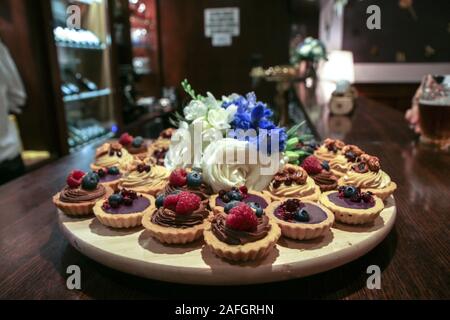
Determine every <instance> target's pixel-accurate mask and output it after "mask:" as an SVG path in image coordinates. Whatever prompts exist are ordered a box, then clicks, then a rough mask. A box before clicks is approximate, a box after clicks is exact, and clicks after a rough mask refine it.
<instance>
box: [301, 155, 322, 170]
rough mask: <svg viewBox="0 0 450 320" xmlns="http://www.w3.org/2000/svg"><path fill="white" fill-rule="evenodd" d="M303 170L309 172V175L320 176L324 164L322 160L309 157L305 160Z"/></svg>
mask: <svg viewBox="0 0 450 320" xmlns="http://www.w3.org/2000/svg"><path fill="white" fill-rule="evenodd" d="M302 168H303V169H305V170H306V172H308V174H318V173H320V172H322V164H321V163H320V160H319V159H317V158H316V157H314V156H309V157H307V158H306V159H305V160H303V163H302Z"/></svg>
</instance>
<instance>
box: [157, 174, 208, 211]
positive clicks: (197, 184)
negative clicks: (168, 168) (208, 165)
mask: <svg viewBox="0 0 450 320" xmlns="http://www.w3.org/2000/svg"><path fill="white" fill-rule="evenodd" d="M181 191H188V192H191V193H194V194H196V195H197V196H199V197H200V199H201V200H202V202H203V204H204V205H205V206H208V205H209V198H210V196H211V195H212V194H213V190H212V189H211V187H210V186H209V185H208V184H206V183H205V182H204V181H203V174H202V172H201V170H200V169H198V168H196V169H194V170H191V171H186V170H185V169H175V170H173V171H172V172H171V173H170V175H169V178H168V181H167V182H166V184H165V186H164V187H163V188H162V190H161V192H159V193H158V195H163V196H167V195H169V194H172V193H175V192H181Z"/></svg>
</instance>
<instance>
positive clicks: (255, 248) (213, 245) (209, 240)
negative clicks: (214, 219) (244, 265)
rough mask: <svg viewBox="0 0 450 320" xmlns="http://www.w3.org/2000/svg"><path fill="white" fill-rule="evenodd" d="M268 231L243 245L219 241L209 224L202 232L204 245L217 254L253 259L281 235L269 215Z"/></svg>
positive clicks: (264, 252)
mask: <svg viewBox="0 0 450 320" xmlns="http://www.w3.org/2000/svg"><path fill="white" fill-rule="evenodd" d="M269 224H270V225H271V228H270V231H269V232H268V233H267V235H266V236H265V237H264V238H262V239H260V240H257V241H254V242H249V243H246V244H243V245H229V244H227V243H225V242H222V241H220V240H219V239H217V237H216V236H215V235H214V233H213V232H212V230H211V225H209V226H208V227H207V228H206V229H205V232H204V234H203V237H204V239H205V243H206V246H207V247H208V248H209V249H210V250H212V252H214V253H215V254H216V255H217V256H219V257H221V258H224V259H227V260H231V261H241V262H245V261H254V260H259V259H262V258H264V257H265V256H267V255H268V254H269V252H270V251H271V250H272V249H273V247H275V245H276V243H277V241H278V239H279V238H280V236H281V230H280V227H279V226H278V224H277V223H276V222H275V221H273V219H271V218H270V217H269Z"/></svg>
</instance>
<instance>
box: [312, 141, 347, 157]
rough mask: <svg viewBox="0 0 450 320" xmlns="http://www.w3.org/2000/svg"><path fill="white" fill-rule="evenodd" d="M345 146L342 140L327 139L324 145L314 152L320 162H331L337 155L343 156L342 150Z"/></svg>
mask: <svg viewBox="0 0 450 320" xmlns="http://www.w3.org/2000/svg"><path fill="white" fill-rule="evenodd" d="M344 146H345V143H344V142H342V141H341V140H334V139H325V141H324V142H323V144H322V145H321V146H320V147H319V148H318V149H316V150H315V151H314V155H315V156H316V157H317V158H318V159H319V160H322V161H323V160H326V161H330V160H331V159H333V158H335V157H336V156H337V155H339V154H341V150H342V148H343V147H344Z"/></svg>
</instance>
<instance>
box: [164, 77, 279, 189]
mask: <svg viewBox="0 0 450 320" xmlns="http://www.w3.org/2000/svg"><path fill="white" fill-rule="evenodd" d="M183 87H184V89H185V91H186V92H187V93H188V94H189V95H190V96H191V97H192V99H193V100H192V101H191V102H190V103H189V104H188V105H187V106H186V107H185V108H184V110H183V112H184V115H183V116H181V115H177V120H178V123H177V126H178V130H177V131H176V132H175V133H174V135H173V138H172V142H171V145H170V148H169V151H168V152H167V154H166V158H165V161H164V164H165V166H166V167H167V168H168V169H169V170H173V169H175V168H180V167H181V168H189V167H202V169H203V175H204V180H205V182H207V183H208V184H209V185H211V187H212V188H213V190H214V191H216V192H217V191H219V190H221V189H227V188H231V187H233V186H235V185H242V184H245V185H246V186H247V187H248V188H249V189H255V190H263V189H264V188H265V187H266V186H267V184H268V183H269V182H270V179H271V175H270V174H261V170H260V169H261V167H262V164H261V163H260V157H258V159H257V162H256V163H252V164H249V163H238V162H237V161H236V162H234V163H232V164H230V163H228V164H224V163H223V161H221V160H220V158H221V157H222V156H223V155H225V154H227V155H230V156H232V154H235V153H236V152H238V153H241V152H242V153H243V154H248V153H249V152H250V150H254V151H256V152H260V153H263V154H264V156H273V157H274V158H276V159H278V162H279V164H280V165H283V164H284V157H283V155H282V154H281V152H283V151H284V149H285V143H286V131H285V129H284V128H280V127H278V126H276V125H275V124H274V123H273V121H272V120H271V118H272V116H273V112H272V111H271V110H270V109H269V108H268V107H267V105H266V104H264V103H262V102H260V101H257V99H256V96H255V94H254V93H249V94H247V95H246V96H245V97H244V96H240V95H237V94H232V95H230V96H228V97H222V100H221V101H219V100H216V99H215V98H214V96H213V95H212V94H211V93H209V92H208V93H207V96H206V97H203V96H200V95H197V94H196V93H195V92H194V91H193V90H192V88H191V86H190V85H189V84H188V83H187V81H183ZM197 126H201V128H202V130H201V139H202V141H201V142H202V143H199V142H197V143H195V146H196V148H198V150H197V149H195V148H194V143H193V141H192V139H193V138H192V135H193V132H194V128H196V127H197ZM229 129H230V130H231V131H228V132H227V130H229ZM250 129H251V130H254V132H255V133H256V136H240V135H239V134H238V133H239V132H240V130H243V131H246V130H250ZM262 132H264V133H266V132H267V134H259V133H262ZM271 139H274V140H275V141H277V142H278V146H277V148H276V150H272V144H271V143H269V142H270V141H271ZM212 141H214V143H211V142H212ZM194 149H195V150H194ZM227 159H232V157H228V158H227ZM230 166H233V170H230Z"/></svg>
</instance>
